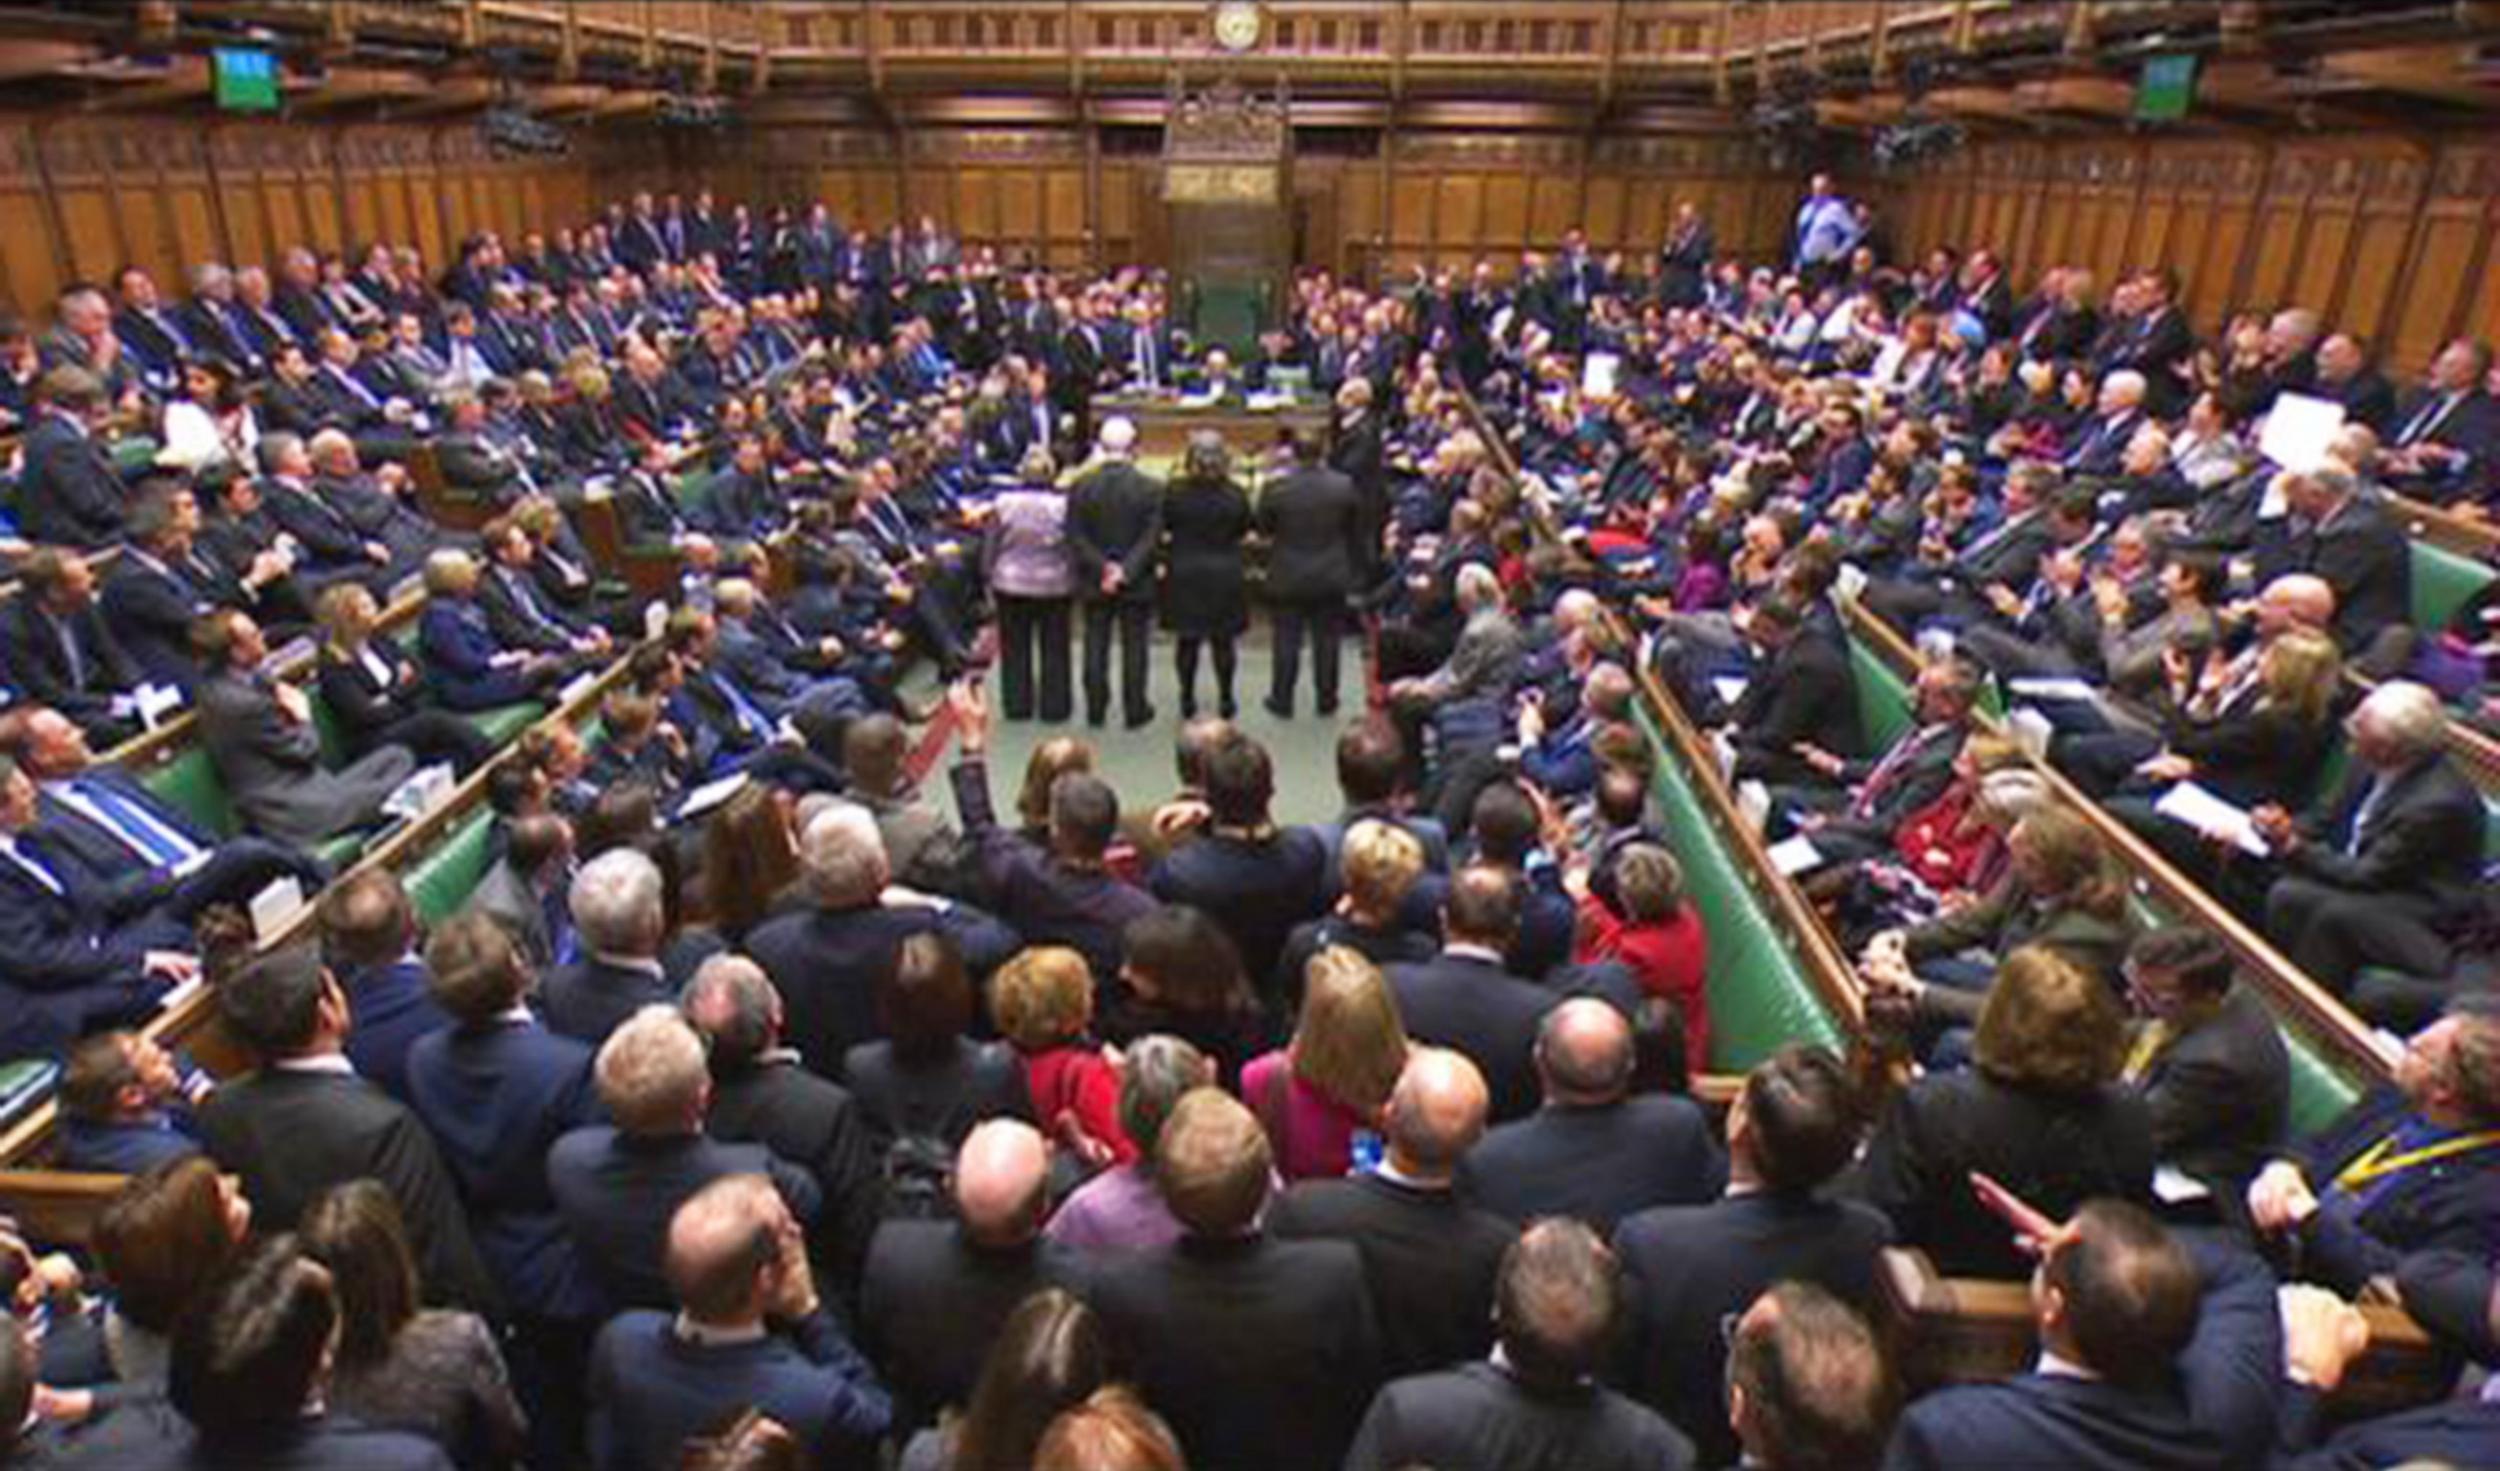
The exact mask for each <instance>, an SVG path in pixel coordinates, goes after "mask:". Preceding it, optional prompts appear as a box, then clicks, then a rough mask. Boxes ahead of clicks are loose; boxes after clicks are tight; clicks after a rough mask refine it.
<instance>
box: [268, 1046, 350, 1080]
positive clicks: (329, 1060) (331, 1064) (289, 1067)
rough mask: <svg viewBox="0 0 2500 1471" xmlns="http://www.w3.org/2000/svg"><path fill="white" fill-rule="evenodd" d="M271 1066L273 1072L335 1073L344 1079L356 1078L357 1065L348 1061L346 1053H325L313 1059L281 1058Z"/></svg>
mask: <svg viewBox="0 0 2500 1471" xmlns="http://www.w3.org/2000/svg"><path fill="white" fill-rule="evenodd" d="M269 1066H270V1068H271V1069H272V1070H273V1071H276V1072H281V1073H334V1074H336V1075H338V1076H339V1077H343V1078H352V1077H354V1076H356V1065H355V1064H354V1063H352V1062H349V1061H348V1060H347V1054H346V1053H344V1052H323V1053H318V1054H315V1055H314V1056H311V1057H281V1058H279V1059H277V1060H276V1061H274V1062H272V1063H270V1064H269Z"/></svg>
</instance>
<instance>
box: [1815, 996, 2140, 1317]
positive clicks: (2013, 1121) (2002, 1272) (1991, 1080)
mask: <svg viewBox="0 0 2500 1471" xmlns="http://www.w3.org/2000/svg"><path fill="white" fill-rule="evenodd" d="M1892 978H1893V979H1898V977H1897V975H1896V976H1894V977H1892ZM1868 980H1869V982H1870V983H1872V984H1873V985H1874V987H1875V988H1876V989H1877V990H1881V989H1882V988H1883V987H1884V985H1885V984H1886V980H1887V976H1886V974H1885V972H1884V969H1883V968H1882V967H1880V966H1879V967H1876V968H1875V969H1874V973H1872V974H1870V975H1869V976H1868ZM2125 1047H2126V1030H2125V1018H2124V1015H2123V1013H2122V1012H2121V1010H2120V1008H2119V1004H2118V999H2117V997H2116V996H2115V995H2114V994H2112V992H2111V991H2110V989H2109V987H2108V986H2107V985H2105V984H2103V983H2102V982H2101V981H2100V980H2099V979H2097V978H2095V977H2093V976H2090V975H2087V974H2085V973H2084V972H2083V971H2082V970H2080V969H2078V968H2077V967H2076V966H2074V965H2072V964H2070V963H2069V962H2067V961H2065V960H2063V959H2060V958H2059V957H2058V956H2057V955H2056V954H2054V953H2053V952H2051V951H2049V950H2046V949H2043V948H2040V947H2037V946H2032V947H2026V948H2024V949H2021V950H2017V951H2015V952H2014V953H2013V954H2011V955H2008V956H2007V957H2006V958H2005V963H2004V964H2003V965H2002V966H2000V967H1999V968H1998V970H1997V976H1996V983H1995V984H1994V985H1993V986H1991V987H1989V989H1988V999H1987V1004H1986V1005H1985V1006H1984V1007H1983V1008H1982V1009H1981V1011H1980V1014H1979V1032H1978V1037H1977V1039H1976V1041H1975V1043H1974V1048H1973V1050H1974V1053H1975V1057H1976V1065H1975V1066H1974V1067H1972V1068H1970V1069H1968V1070H1965V1071H1960V1072H1950V1073H1929V1074H1927V1075H1925V1076H1923V1077H1921V1078H1919V1079H1918V1080H1917V1081H1915V1082H1913V1083H1911V1084H1910V1086H1909V1087H1907V1088H1905V1089H1903V1090H1902V1091H1901V1092H1900V1093H1898V1094H1896V1095H1894V1097H1893V1099H1892V1102H1891V1104H1890V1105H1889V1106H1888V1107H1887V1108H1886V1109H1885V1111H1884V1114H1883V1117H1882V1118H1881V1119H1880V1120H1879V1121H1878V1122H1877V1123H1876V1126H1875V1133H1874V1137H1873V1138H1872V1139H1871V1140H1870V1141H1869V1142H1868V1144H1867V1149H1866V1156H1865V1159H1864V1160H1863V1161H1862V1162H1861V1164H1860V1165H1859V1168H1858V1172H1857V1175H1856V1177H1855V1187H1854V1188H1855V1193H1856V1194H1857V1195H1858V1196H1859V1198H1861V1199H1863V1200H1865V1201H1866V1202H1868V1203H1869V1204H1871V1205H1873V1206H1875V1207H1876V1208H1877V1209H1879V1210H1881V1211H1883V1212H1884V1214H1885V1215H1887V1216H1889V1217H1891V1219H1892V1226H1893V1236H1894V1240H1895V1241H1897V1242H1898V1243H1900V1244H1901V1245H1903V1246H1915V1247H1918V1248H1920V1249H1922V1250H1924V1251H1925V1252H1926V1253H1927V1254H1928V1256H1930V1257H1931V1258H1933V1259H1934V1261H1935V1264H1936V1267H1937V1269H1938V1270H1939V1271H1941V1272H1944V1273H1945V1274H1946V1275H1948V1276H1964V1277H1998V1278H2019V1277H2022V1276H2024V1275H2026V1274H2027V1273H2028V1272H2029V1271H2030V1269H2031V1264H2030V1262H2029V1261H2028V1260H2027V1259H2026V1258H2025V1257H2024V1256H2023V1254H2022V1253H2021V1252H2020V1251H2019V1250H2018V1249H2017V1248H2016V1247H2015V1244H2014V1239H2013V1235H2012V1233H2011V1232H2009V1231H2008V1230H2007V1229H2006V1226H2005V1223H2004V1222H2003V1221H2002V1220H2000V1219H1998V1218H1997V1217H1996V1216H1995V1215H1993V1214H1991V1213H1990V1212H1989V1211H1988V1209H1987V1208H1986V1207H1984V1206H1982V1205H1981V1204H1980V1203H1979V1200H1978V1198H1977V1197H1976V1196H1974V1195H1973V1194H1972V1192H1971V1181H1970V1177H1971V1172H1972V1171H1974V1170H1976V1171H1980V1172H1983V1173H1985V1174H1987V1175H1989V1176H1990V1177H1991V1178H1993V1179H1995V1180H1996V1181H1997V1182H1998V1183H1999V1184H2002V1185H2003V1186H2005V1187H2006V1188H2007V1189H2008V1190H2011V1191H2012V1192H2013V1193H2014V1194H2015V1195H2017V1196H2020V1197H2021V1198H2022V1199H2024V1200H2027V1201H2030V1202H2031V1203H2032V1204H2034V1205H2036V1206H2038V1207H2039V1208H2040V1209H2041V1210H2043V1211H2045V1212H2047V1213H2048V1214H2049V1215H2050V1216H2051V1217H2053V1218H2055V1219H2058V1220H2064V1219H2065V1218H2067V1217H2068V1216H2070V1215H2072V1214H2073V1213H2074V1211H2075V1210H2076V1208H2077V1207H2079V1206H2081V1205H2082V1204H2083V1203H2084V1202H2085V1201H2087V1200H2093V1199H2097V1198H2099V1197H2103V1196H2114V1197H2116V1198H2118V1199H2121V1200H2131V1201H2136V1202H2139V1203H2149V1201H2150V1197H2151V1191H2152V1180H2153V1122H2152V1115H2151V1114H2150V1113H2149V1112H2148V1111H2147V1109H2146V1107H2145V1103H2144V1100H2143V1097H2142V1096H2141V1095H2140V1094H2137V1093H2135V1092H2133V1091H2131V1090H2128V1089H2124V1088H2121V1087H2119V1086H2118V1084H2117V1078H2118V1075H2119V1071H2120V1067H2121V1065H2122V1064H2123V1063H2124V1061H2125V1057H2124V1052H2125Z"/></svg>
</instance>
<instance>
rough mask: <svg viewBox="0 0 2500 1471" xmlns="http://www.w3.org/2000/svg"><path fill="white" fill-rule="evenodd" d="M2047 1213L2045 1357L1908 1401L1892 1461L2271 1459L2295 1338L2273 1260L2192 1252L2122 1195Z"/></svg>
mask: <svg viewBox="0 0 2500 1471" xmlns="http://www.w3.org/2000/svg"><path fill="white" fill-rule="evenodd" d="M2045 1229H2046V1241H2045V1243H2044V1245H2043V1247H2042V1256H2041V1262H2040V1269H2039V1272H2038V1274H2037V1275H2036V1276H2035V1278H2034V1279H2033V1280H2034V1282H2035V1284H2036V1285H2035V1286H2034V1288H2033V1291H2032V1305H2033V1311H2034V1315H2035V1317H2036V1319H2037V1322H2038V1326H2039V1335H2040V1349H2041V1352H2040V1360H2039V1366H2038V1367H2037V1368H2036V1369H2034V1370H2033V1371H2032V1372H2030V1373H2027V1374H2020V1375H2016V1376H2015V1377H2013V1378H2011V1379H2007V1380H2003V1381H2000V1382H1997V1383H1992V1384H1965V1385H1960V1386H1957V1387H1955V1388H1952V1389H1946V1390H1941V1391H1938V1392H1937V1393H1934V1394H1931V1395H1929V1396H1927V1397H1926V1398H1925V1399H1922V1400H1920V1401H1918V1402H1917V1403H1916V1404H1913V1405H1911V1406H1910V1408H1909V1410H1908V1411H1907V1412H1906V1413H1904V1414H1903V1415H1902V1417H1901V1421H1900V1424H1899V1425H1898V1426H1896V1427H1895V1429H1894V1431H1893V1436H1892V1444H1891V1448H1890V1450H1889V1451H1888V1452H1887V1453H1886V1455H1885V1457H1884V1464H1885V1466H1886V1467H1888V1468H1897V1471H1927V1468H1931V1467H1933V1468H1937V1471H1942V1468H1945V1467H1959V1466H2070V1467H2076V1468H2082V1471H2136V1468H2143V1471H2169V1468H2178V1471H2188V1468H2192V1467H2193V1468H2202V1467H2208V1466H2245V1465H2262V1464H2264V1462H2265V1455H2266V1450H2267V1448H2268V1446H2269V1445H2271V1443H2272V1441H2273V1436H2274V1431H2275V1386H2276V1385H2277V1383H2278V1382H2279V1381H2280V1378H2281V1374H2282V1354H2283V1335H2282V1329H2281V1327H2280V1325H2279V1324H2278V1323H2277V1321H2276V1317H2275V1301H2274V1279H2273V1277H2272V1276H2271V1275H2269V1274H2268V1273H2267V1271H2266V1270H2265V1266H2264V1264H2263V1263H2261V1262H2259V1261H2257V1260H2256V1259H2255V1258H2254V1257H2252V1256H2249V1255H2248V1254H2246V1253H2245V1252H2242V1251H2238V1250H2236V1249H2225V1248H2215V1249H2208V1250H2204V1251H2200V1252H2198V1253H2196V1254H2194V1255H2191V1254H2190V1252H2189V1251H2188V1250H2187V1249H2186V1248H2185V1247H2183V1246H2182V1245H2181V1244H2180V1243H2179V1242H2178V1241H2176V1240H2174V1239H2172V1237H2171V1236H2170V1234H2169V1233H2168V1232H2167V1231H2165V1230H2164V1229H2163V1228H2162V1226H2161V1224H2160V1223H2159V1222H2158V1221H2155V1220H2154V1219H2153V1218H2152V1217H2151V1216H2150V1215H2149V1214H2147V1213H2146V1212H2145V1211H2143V1210H2142V1209H2141V1208H2139V1207H2136V1206H2132V1205H2125V1204H2121V1203H2119V1202H2117V1201H2107V1200H2104V1201H2095V1202H2093V1203H2092V1204H2090V1205H2087V1206H2085V1207H2084V1208H2083V1209H2082V1210H2081V1211H2079V1212H2077V1213H2076V1214H2075V1217H2074V1219H2072V1220H2071V1221H2067V1222H2063V1223H2050V1224H2048V1225H2047V1226H2046V1228H2045Z"/></svg>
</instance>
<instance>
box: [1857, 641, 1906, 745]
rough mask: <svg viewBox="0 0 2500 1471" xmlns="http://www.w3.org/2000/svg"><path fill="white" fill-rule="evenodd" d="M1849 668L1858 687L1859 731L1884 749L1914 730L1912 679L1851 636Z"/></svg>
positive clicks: (1868, 740)
mask: <svg viewBox="0 0 2500 1471" xmlns="http://www.w3.org/2000/svg"><path fill="white" fill-rule="evenodd" d="M1849 670H1850V673H1851V674H1853V675H1854V676H1856V683H1857V688H1858V731H1859V733H1860V734H1861V735H1863V736H1865V737H1866V748H1867V749H1868V750H1870V751H1881V750H1884V749H1886V748H1887V747H1889V746H1891V744H1892V743H1893V742H1895V741H1897V740H1899V739H1901V737H1903V736H1905V735H1907V734H1909V731H1910V682H1909V681H1908V680H1906V679H1903V678H1902V677H1901V676H1900V674H1899V673H1898V672H1897V671H1895V670H1894V669H1893V667H1892V666H1891V665H1890V664H1889V663H1886V662H1885V660H1884V657H1883V655H1881V654H1879V653H1877V652H1875V650H1873V649H1871V648H1869V647H1867V645H1866V642H1865V641H1864V640H1863V639H1854V638H1853V639H1851V640H1849Z"/></svg>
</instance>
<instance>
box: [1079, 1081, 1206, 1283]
mask: <svg viewBox="0 0 2500 1471" xmlns="http://www.w3.org/2000/svg"><path fill="white" fill-rule="evenodd" d="M1214 1085H1215V1063H1214V1061H1213V1060H1212V1059H1210V1058H1209V1057H1208V1056H1207V1055H1206V1054H1205V1053H1203V1052H1200V1051H1199V1050H1198V1049H1197V1048H1195V1047H1192V1046H1190V1045H1189V1044H1188V1043H1187V1042H1184V1041H1182V1040H1181V1039H1180V1038H1178V1037H1173V1036H1168V1035H1165V1034H1163V1033H1156V1034H1154V1035H1152V1036H1146V1037H1140V1038H1138V1039H1137V1040H1136V1041H1134V1042H1132V1043H1130V1044H1129V1046H1128V1049H1127V1050H1126V1051H1125V1052H1123V1053H1121V1054H1120V1129H1121V1132H1123V1133H1125V1134H1127V1135H1128V1137H1130V1138H1131V1139H1141V1140H1145V1141H1147V1146H1148V1147H1147V1148H1146V1151H1145V1153H1144V1154H1142V1155H1141V1156H1139V1158H1138V1159H1137V1161H1136V1162H1135V1163H1133V1164H1125V1165H1114V1166H1113V1167H1111V1168H1110V1169H1107V1170H1105V1171H1103V1172H1102V1173H1101V1174H1099V1175H1096V1176H1095V1177H1094V1178H1092V1179H1091V1180H1088V1181H1086V1182H1085V1183H1084V1184H1083V1185H1080V1186H1078V1187H1077V1189H1076V1192H1075V1193H1074V1194H1072V1195H1070V1196H1069V1197H1068V1198H1067V1200H1066V1202H1065V1203H1064V1204H1062V1205H1061V1206H1060V1207H1059V1210H1058V1212H1057V1213H1056V1214H1055V1215H1053V1216H1052V1217H1051V1218H1050V1224H1049V1226H1047V1227H1046V1228H1044V1232H1043V1234H1045V1235H1047V1236H1049V1237H1050V1238H1051V1239H1052V1240H1054V1241H1059V1242H1063V1243H1065V1244H1067V1245H1069V1246H1074V1247H1080V1248H1083V1249H1085V1250H1089V1251H1125V1250H1134V1249H1136V1248H1139V1247H1146V1246H1162V1245H1164V1244H1165V1243H1167V1242H1173V1241H1178V1240H1180V1238H1181V1223H1180V1222H1179V1221H1178V1220H1177V1219H1175V1218H1174V1217H1173V1215H1172V1209H1171V1207H1170V1206H1167V1205H1165V1204H1164V1203H1163V1192H1162V1190H1161V1189H1160V1188H1159V1187H1158V1186H1157V1185H1156V1184H1155V1177H1154V1150H1153V1148H1152V1147H1151V1146H1152V1143H1153V1141H1154V1140H1155V1139H1156V1138H1157V1137H1158V1136H1160V1135H1161V1134H1162V1133H1163V1121H1164V1120H1165V1119H1166V1118H1169V1117H1170V1116H1171V1113H1172V1106H1173V1105H1174V1104H1176V1103H1178V1102H1180V1101H1181V1095H1182V1094H1184V1093H1187V1092H1188V1091H1190V1090H1191V1089H1192V1088H1209V1087H1213V1086H1214Z"/></svg>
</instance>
